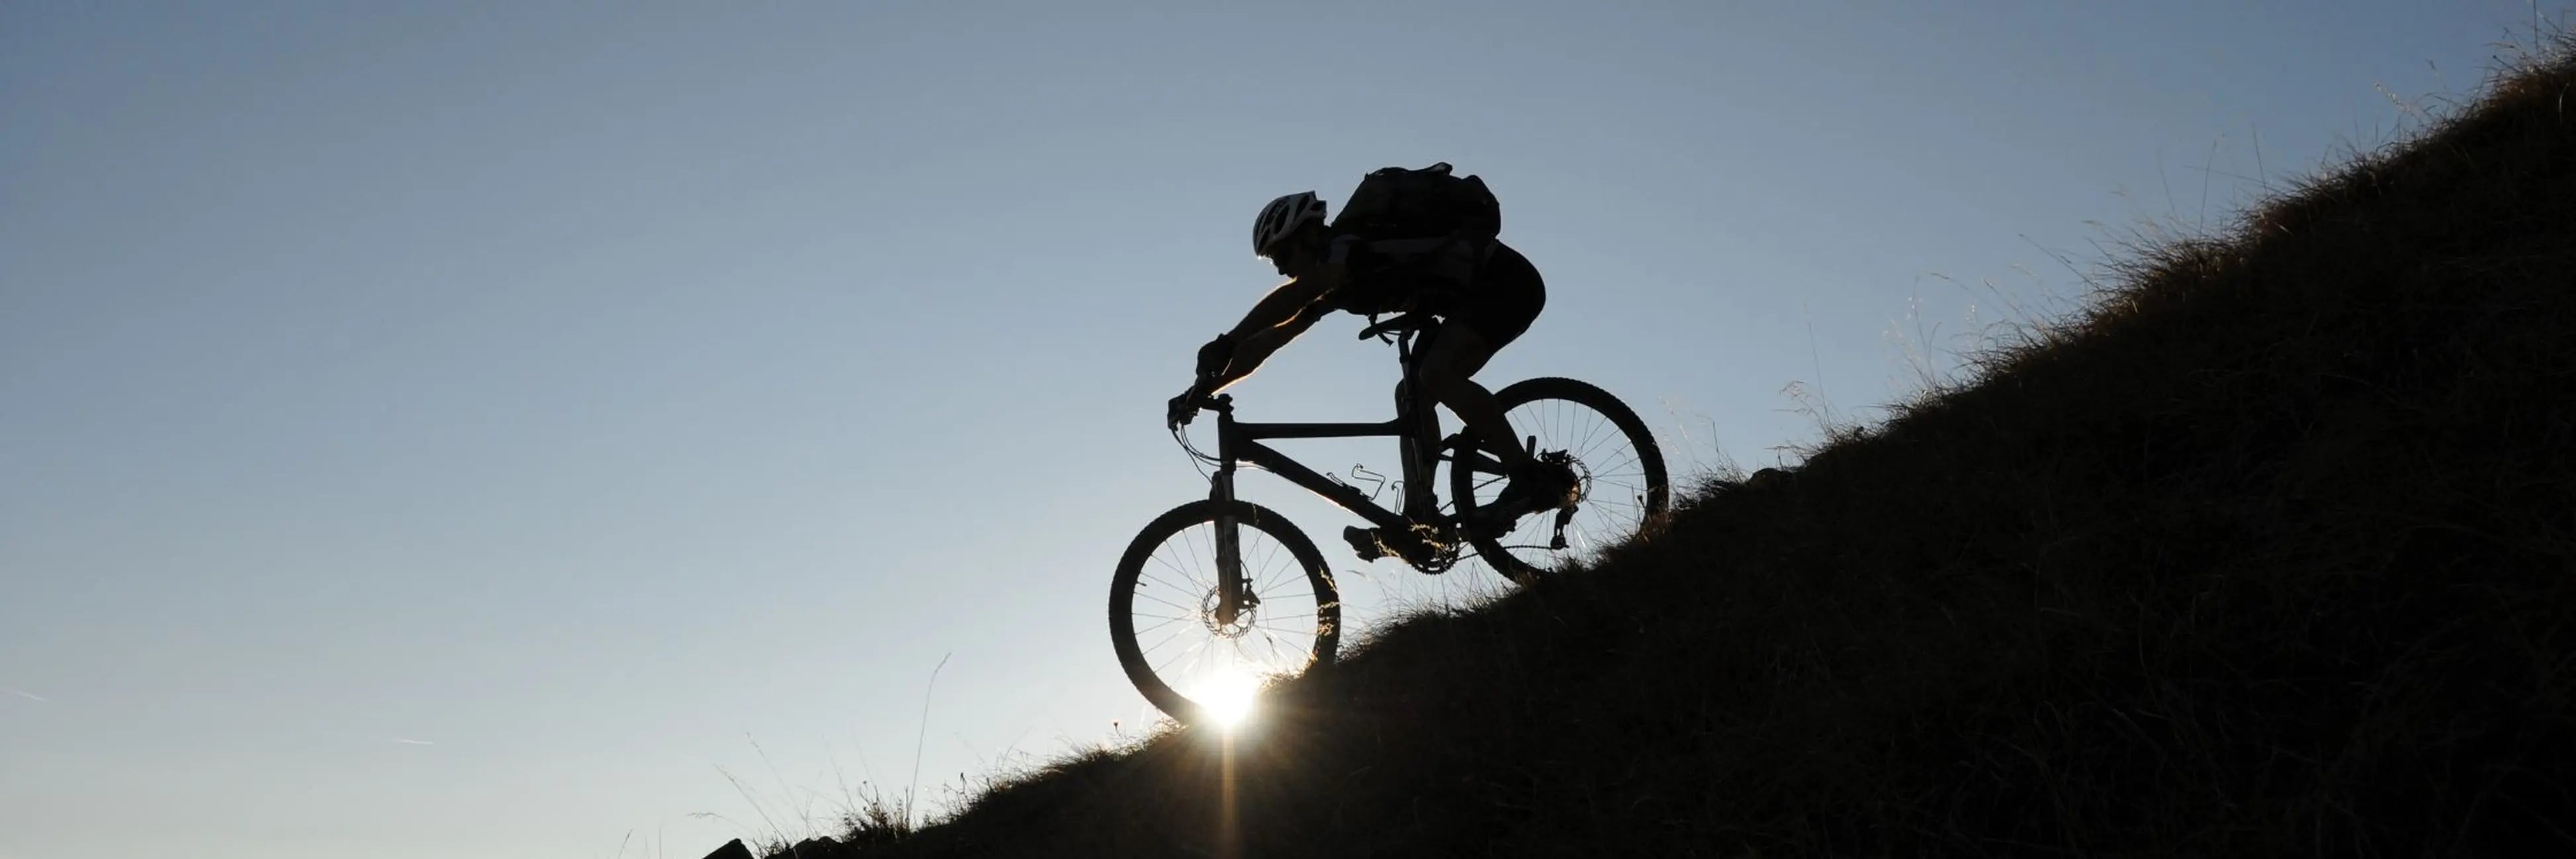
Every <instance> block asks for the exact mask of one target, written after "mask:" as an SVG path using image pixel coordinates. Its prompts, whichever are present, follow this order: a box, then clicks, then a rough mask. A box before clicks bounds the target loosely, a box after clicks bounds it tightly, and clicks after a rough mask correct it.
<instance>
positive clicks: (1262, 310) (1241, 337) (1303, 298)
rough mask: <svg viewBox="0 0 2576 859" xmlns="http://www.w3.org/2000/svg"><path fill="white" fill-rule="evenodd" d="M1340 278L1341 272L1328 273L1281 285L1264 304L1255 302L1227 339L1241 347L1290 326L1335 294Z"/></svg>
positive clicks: (1272, 291) (1265, 298) (1228, 334)
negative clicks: (1254, 339) (1280, 327)
mask: <svg viewBox="0 0 2576 859" xmlns="http://www.w3.org/2000/svg"><path fill="white" fill-rule="evenodd" d="M1338 274H1339V272H1338V271H1331V270H1327V271H1326V272H1324V273H1323V275H1322V276H1318V277H1301V278H1298V279H1296V280H1292V281H1289V282H1287V283H1283V284H1280V285H1279V288H1277V289H1273V290H1271V291H1270V294H1269V295H1265V296H1262V297H1261V300H1260V301H1258V302H1255V303H1254V304H1253V305H1252V312H1250V313H1246V314H1244V315H1243V321H1242V322H1238V323H1235V326H1234V330H1232V331H1228V332H1226V333H1225V335H1226V336H1228V337H1232V338H1234V340H1235V342H1238V343H1242V342H1248V341H1250V340H1251V339H1252V337H1253V336H1254V335H1256V334H1260V333H1262V332H1263V331H1266V330H1268V329H1272V328H1277V327H1279V326H1281V325H1285V324H1287V323H1288V322H1289V321H1291V320H1294V319H1296V318H1297V316H1298V314H1299V313H1301V312H1302V311H1304V310H1305V309H1306V308H1309V307H1312V306H1314V304H1315V302H1316V301H1317V300H1319V299H1321V298H1323V297H1324V295H1325V294H1326V293H1329V292H1331V291H1332V288H1333V286H1334V285H1335V284H1336V283H1338V282H1339V280H1340V278H1339V277H1338V276H1337V275H1338ZM1237 354H1241V353H1237Z"/></svg>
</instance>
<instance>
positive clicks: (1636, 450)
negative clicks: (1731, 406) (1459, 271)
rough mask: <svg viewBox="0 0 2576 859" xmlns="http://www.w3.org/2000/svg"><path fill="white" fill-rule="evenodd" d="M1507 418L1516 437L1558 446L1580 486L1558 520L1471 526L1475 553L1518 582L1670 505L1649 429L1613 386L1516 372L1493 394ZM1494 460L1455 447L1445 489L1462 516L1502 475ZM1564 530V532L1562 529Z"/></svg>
mask: <svg viewBox="0 0 2576 859" xmlns="http://www.w3.org/2000/svg"><path fill="white" fill-rule="evenodd" d="M1494 398H1495V399H1496V400H1499V401H1500V402H1501V404H1502V407H1503V414H1504V417H1505V418H1506V419H1508V420H1510V421H1511V423H1512V432H1513V435H1514V436H1515V438H1513V439H1511V440H1509V441H1507V442H1504V443H1506V444H1511V445H1514V446H1522V445H1529V444H1530V443H1531V442H1532V441H1535V445H1534V447H1535V451H1536V452H1537V453H1539V454H1542V455H1544V454H1550V453H1562V454H1563V455H1565V457H1566V458H1567V459H1568V460H1569V462H1568V464H1569V465H1571V466H1573V467H1574V473H1575V477H1576V479H1577V481H1578V485H1579V486H1580V487H1581V489H1582V500H1581V501H1579V502H1577V503H1576V504H1575V508H1574V512H1573V514H1572V516H1571V517H1569V518H1567V519H1566V520H1565V523H1564V526H1563V527H1562V529H1560V528H1559V526H1558V516H1557V513H1556V511H1540V512H1537V513H1532V514H1529V515H1525V516H1522V517H1520V518H1519V519H1518V520H1516V521H1514V522H1512V523H1510V525H1509V527H1508V528H1507V529H1496V530H1489V531H1480V530H1478V529H1475V528H1469V529H1467V542H1468V543H1469V544H1470V545H1473V546H1475V547H1476V554H1477V556H1478V557H1481V558H1483V559H1485V563H1486V564H1487V565H1490V566H1492V567H1493V568H1494V572H1497V573H1501V574H1502V576H1503V577H1504V578H1507V579H1510V580H1512V581H1514V582H1527V581H1529V579H1530V578H1531V577H1532V576H1535V575H1537V574H1539V573H1541V572H1545V571H1547V570H1551V569H1556V568H1560V567H1564V566H1566V565H1568V564H1574V565H1581V564H1589V563H1591V562H1593V561H1595V560H1598V559H1599V558H1600V555H1601V553H1602V552H1603V551H1604V550H1606V549H1608V548H1609V547H1610V546H1613V545H1616V544H1618V543H1620V542H1624V541H1626V540H1627V539H1628V538H1630V537H1634V536H1636V535H1637V533H1638V532H1639V531H1642V530H1644V529H1645V528H1646V526H1647V525H1648V524H1649V523H1652V522H1655V521H1657V520H1660V519H1662V518H1663V517H1664V515H1665V514H1667V513H1669V512H1671V505H1672V487H1671V486H1670V484H1669V482H1668V479H1667V478H1666V476H1665V474H1664V454H1663V450H1662V449H1661V448H1658V447H1656V446H1655V436H1654V433H1653V432H1651V431H1649V430H1647V429H1646V422H1645V421H1643V420H1639V419H1638V418H1637V413H1636V412H1634V411H1632V410H1630V409H1629V408H1628V406H1627V404H1625V403H1621V402H1619V398H1617V397H1613V396H1611V395H1610V392H1608V391H1604V390H1601V389H1600V388H1597V387H1593V386H1592V385H1590V384H1586V383H1584V382H1579V381H1575V380H1573V379H1558V378H1539V379H1527V380H1523V381H1520V382H1514V383H1512V384H1511V386H1509V387H1506V388H1504V389H1502V390H1501V391H1499V392H1496V393H1495V394H1494ZM1506 482H1507V481H1506V479H1505V476H1504V474H1503V473H1502V470H1501V468H1500V467H1499V464H1498V463H1496V462H1495V461H1494V460H1493V459H1492V457H1490V456H1487V455H1485V454H1483V453H1481V452H1468V451H1463V450H1462V451H1459V455H1458V457H1457V458H1456V459H1455V460H1454V461H1453V462H1452V463H1451V466H1450V469H1449V497H1450V501H1451V503H1452V504H1453V505H1455V509H1456V510H1457V511H1458V512H1459V514H1460V515H1461V517H1462V518H1467V517H1472V516H1473V515H1474V511H1476V510H1477V509H1478V508H1481V507H1483V506H1484V505H1486V504H1491V503H1493V501H1494V500H1495V498H1496V497H1497V496H1499V495H1501V494H1502V491H1503V486H1504V484H1505V483H1506ZM1560 538H1561V539H1560Z"/></svg>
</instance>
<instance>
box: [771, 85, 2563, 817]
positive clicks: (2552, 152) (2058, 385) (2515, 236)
mask: <svg viewBox="0 0 2576 859" xmlns="http://www.w3.org/2000/svg"><path fill="white" fill-rule="evenodd" d="M2571 95H2576V52H2571V49H2570V44H2569V41H2568V39H2567V38H2566V37H2565V36H2564V35H2561V36H2559V37H2558V39H2557V43H2556V45H2555V47H2554V50H2553V51H2551V52H2550V54H2549V56H2548V58H2547V59H2544V60H2539V61H2533V62H2529V63H2526V64H2525V65H2524V66H2523V67H2522V68H2518V69H2515V70H2513V71H2512V72H2510V73H2507V74H2501V75H2499V76H2497V77H2496V78H2495V79H2494V80H2492V81H2490V82H2489V85H2488V87H2487V92H2486V93H2485V94H2484V95H2483V96H2482V97H2481V98H2480V100H2478V101H2477V102H2476V103H2474V104H2472V105H2469V106H2467V107H2465V108H2463V109H2461V110H2460V111H2458V112H2457V113H2456V114H2455V115H2453V116H2451V117H2449V118H2447V119H2444V120H2442V121H2440V122H2438V123H2436V124H2435V125H2433V126H2432V127H2430V128H2428V129H2427V130H2426V131H2424V132H2423V133H2421V134H2419V135H2417V136H2415V138H2414V139H2413V140H2411V141H2410V142H2407V143H2405V144H2403V145H2400V146H2396V147H2391V148H2388V149H2386V150H2383V151H2380V152H2377V153H2371V154H2367V155H2364V156H2362V157H2360V158H2359V159H2358V160H2356V161H2355V162H2354V163H2352V164H2351V165H2349V166H2347V167H2345V168H2342V169H2340V170H2338V171H2335V172H2333V173H2331V174H2329V175H2325V176H2323V177H2321V178H2318V179H2315V180H2312V181H2309V182H2307V183H2306V184H2305V185H2303V186H2301V187H2299V188H2297V189H2295V190H2294V191H2292V192H2290V193H2287V194H2284V195H2281V196H2279V197H2278V198H2276V199H2274V200H2272V201H2271V202H2269V203H2267V204H2265V205H2263V206H2261V207H2259V208H2258V209H2256V210H2254V211H2253V212H2251V213H2250V215H2249V216H2248V217H2247V218H2246V219H2245V220H2244V222H2243V223H2242V225H2241V228H2240V229H2238V230H2237V231H2235V232H2234V233H2233V234H2232V235H2229V236H2225V237H2222V238H2216V239H2201V240H2181V241H2171V242H2166V243H2163V244H2161V245H2158V246H2156V247H2153V248H2148V249H2144V250H2141V251H2140V252H2139V255H2138V256H2137V257H2136V259H2135V260H2134V261H2133V262H2131V263H2130V264H2129V267H2128V268H2127V269H2126V271H2125V275H2126V278H2125V281H2124V282H2123V283H2121V284H2120V285H2118V286H2116V287H2115V288H2112V289H2110V290H2108V291H2106V292H2105V293H2104V294H2102V295H2099V296H2097V297H2096V299H2095V301H2094V302H2093V306H2092V308H2091V309H2090V310H2089V311H2088V312H2087V313H2085V314H2083V315H2082V316H2081V317H2080V318H2078V319H2075V320H2072V321H2069V322H2065V323H2060V324H2055V325H2052V326H2050V327H2047V328H2045V329H2040V330H2035V331H2032V332H2030V336H2029V340H2028V342H2026V343H2023V344H2020V345H2017V346H2014V347H2011V348H2008V349H2005V350H2002V351H1999V352H1997V353H1995V354H1992V355H1989V356H1986V357H1985V358H1984V359H1983V360H1982V363H1981V366H1980V372H1979V373H1978V374H1977V377H1976V378H1975V379H1974V380H1973V383H1971V384H1963V385H1959V386H1954V387H1951V388H1949V389H1945V390H1941V391H1937V392H1934V393H1931V394H1928V395H1926V396H1925V397H1923V398H1921V399H1919V400H1918V401H1916V402H1913V403H1910V404H1906V405H1904V406H1902V407H1901V408H1900V409H1898V410H1897V413H1896V415H1895V417H1893V418H1892V419H1891V420H1889V421H1887V422H1885V423H1884V424H1882V425H1879V426H1876V427H1872V428H1868V429H1866V430H1860V431H1853V432H1849V433H1846V434H1845V435H1844V437H1842V438H1839V439H1837V440H1835V441H1834V442H1833V443H1831V444H1830V445H1828V446H1826V447H1824V448H1823V449H1821V450H1820V451H1818V452H1817V453H1816V454H1815V455H1814V456H1812V457H1811V458H1809V459H1808V461H1807V462H1806V463H1805V464H1803V465H1802V466H1801V467H1799V468H1797V469H1796V470H1795V471H1794V473H1792V474H1790V475H1788V476H1787V477H1786V478H1785V479H1782V480H1777V481H1766V482H1763V483H1761V484H1759V485H1754V486H1748V485H1745V484H1742V483H1734V482H1716V483H1712V484H1710V485H1708V486H1705V487H1703V488H1702V489H1701V490H1700V491H1698V492H1696V493H1693V495H1692V497H1690V498H1689V499H1687V500H1686V501H1685V502H1684V503H1683V504H1681V505H1680V507H1681V509H1679V510H1677V511H1676V513H1675V515H1674V516H1673V517H1672V519H1671V520H1670V523H1669V526H1668V527H1666V528H1664V529H1661V530H1660V531H1657V532H1655V533H1651V534H1649V535H1646V536H1645V537H1642V538H1641V539H1639V540H1637V541H1635V542H1633V543H1631V544H1629V545H1627V546H1624V547H1620V548H1619V549H1617V550H1616V551H1614V552H1612V553H1611V554H1610V555H1609V556H1608V557H1607V558H1606V559H1605V560H1604V561H1603V562H1602V563H1600V564H1599V565H1597V567H1596V568H1594V569H1591V570H1588V571H1584V572H1582V573H1580V574H1575V575H1568V576H1560V577H1555V578H1551V579H1548V580H1544V581H1541V582H1538V583H1536V584H1533V585H1531V586H1529V587H1526V588H1522V589H1520V590H1519V591H1517V592H1515V593H1513V594H1510V595H1508V596H1507V597H1505V598H1503V599H1500V600H1497V601H1495V602H1494V603H1492V604H1490V605H1486V606H1482V607H1479V608H1477V609H1475V610H1472V611H1463V612H1449V613H1436V614H1432V615H1427V616H1423V617H1418V618H1415V619H1412V620H1410V621H1408V622H1406V623H1403V624H1400V625H1397V626H1395V627H1393V628H1391V629H1388V630H1385V631H1383V632H1382V633H1381V634H1379V635H1378V636H1377V637H1376V638H1375V639H1373V640H1372V641H1370V642H1368V643H1367V644H1366V645H1365V646H1364V647H1362V648H1360V649H1359V650H1358V651H1357V652H1355V653H1350V654H1347V655H1346V657H1345V658H1344V659H1343V660H1342V662H1341V663H1340V664H1339V665H1337V666H1334V667H1333V669H1332V670H1330V671H1327V672H1318V673H1316V674H1314V675H1312V676H1309V677H1307V678H1302V679H1300V680H1299V681H1296V682H1294V683H1291V684H1287V685H1285V686H1284V687H1282V688H1280V689H1277V690H1274V691H1273V692H1272V693H1271V694H1270V695H1269V696H1268V697H1267V698H1266V700H1265V702H1264V704H1263V707H1264V711H1263V712H1264V717H1263V719H1264V724H1263V725H1262V726H1261V727H1260V728H1259V729H1257V730H1256V731H1255V732H1254V733H1253V734H1251V735H1247V736H1245V737H1243V738H1241V739H1239V740H1236V741H1227V740H1225V739H1224V738H1222V737H1221V736H1219V735H1217V734H1215V733H1214V732H1211V731H1202V730H1195V729H1192V730H1182V731H1175V732H1171V733H1168V734H1165V735H1163V736H1160V737H1157V738H1155V739H1153V740H1152V741H1150V742H1146V743H1143V744H1141V745H1139V746H1137V747H1135V748H1132V749H1128V750H1122V751H1116V752H1108V751H1103V752H1096V753H1092V754H1087V755H1082V756H1078V757H1075V758H1073V759H1069V760H1065V761H1060V762H1057V763H1055V764H1052V765H1050V766H1048V767H1046V768H1044V769H1043V770H1040V771H1038V772H1035V773H1032V774H1028V775H1026V776H1023V777H1020V778H1018V779H1015V780H1012V781H1009V782H1007V783H1004V784H1000V785H998V786H996V787H994V788H993V789H991V790H990V791H988V792H987V793H985V794H984V795H982V796H981V797H979V798H977V799H975V800H974V801H973V802H972V803H971V804H970V805H968V806H967V807H965V808H963V809H961V810H959V811H958V812H956V813H954V814H953V815H950V816H949V817H948V818H947V819H946V820H944V821H941V822H939V823H937V824H935V825H931V826H928V827H925V828H923V829H921V830H920V831H918V832H901V831H899V830H900V829H901V827H897V826H890V825H887V821H886V820H885V819H883V818H880V819H878V820H876V821H875V822H874V823H873V824H867V823H861V824H858V825H855V826H854V827H853V831H852V832H851V833H850V834H849V836H848V840H847V841H846V842H845V843H828V842H821V841H817V842H809V843H807V844H805V845H800V847H799V848H798V849H796V850H794V851H792V852H793V853H795V854H796V855H798V856H800V857H801V859H818V857H878V856H1049V857H1081V856H1259V857H1275V856H1335V857H1350V856H1380V855H1385V856H1450V855H1491V856H1540V855H1551V856H1552V855H1627V856H1757V855H1758V856H1771V855H1891V854H1893V855H2091V854H2107V855H2159V856H2161V855H2193V856H2218V855H2260V856H2287V855H2332V856H2381V855H2389V856H2396V855H2403V856H2451V855H2462V856H2475V855H2576V823H2571V821H2576V788H2571V785H2576V623H2571V619H2576V457H2571V454H2570V451H2576V408H2571V406H2570V405H2569V402H2570V400H2571V398H2570V397H2569V396H2568V395H2567V392H2570V391H2576V115H2571V114H2570V113H2569V112H2568V109H2567V107H2568V101H2569V97H2570V96H2571ZM2553 390H2554V391H2557V392H2559V393H2556V394H2550V393H2548V392H2549V391H2553ZM1103 575H1104V577H1105V575H1106V571H1105V570H1104V571H1103ZM1106 651H1107V648H1106V646H1105V643H1104V646H1103V653H1104V656H1103V658H1106ZM778 855H788V853H786V852H782V853H779V854H778Z"/></svg>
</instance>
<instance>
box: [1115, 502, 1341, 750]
mask: <svg viewBox="0 0 2576 859" xmlns="http://www.w3.org/2000/svg"><path fill="white" fill-rule="evenodd" d="M1220 514H1222V515H1224V516H1227V517H1231V518H1232V519H1233V520H1234V524H1235V527H1236V529H1237V531H1236V533H1237V535H1238V536H1237V540H1236V542H1237V546H1238V548H1237V552H1236V554H1237V555H1238V557H1240V558H1241V559H1242V565H1243V566H1242V569H1243V581H1244V588H1245V595H1244V598H1243V601H1242V603H1241V606H1242V607H1241V608H1240V609H1238V610H1237V611H1236V613H1235V616H1234V617H1233V618H1231V619H1223V618H1221V614H1222V612H1221V611H1220V610H1219V601H1220V600H1221V598H1222V595H1221V594H1219V593H1218V589H1217V576H1218V572H1217V569H1218V568H1217V556H1216V546H1217V540H1216V529H1217V520H1218V518H1219V516H1220ZM1341 629H1342V605H1341V598H1340V597H1339V596H1338V595H1336V594H1335V593H1334V591H1333V579H1332V572H1331V571H1330V570H1328V569H1326V568H1325V566H1324V556H1323V553H1321V552H1318V551H1316V550H1315V544H1314V542H1313V541H1311V540H1308V539H1306V535H1305V534H1304V533H1303V532H1300V531H1298V530H1297V528H1296V526H1294V525H1290V524H1288V520H1286V519H1283V518H1280V516H1279V514H1277V513H1274V512H1272V511H1271V510H1270V509H1269V508H1265V507H1262V506H1260V505H1257V504H1251V503H1248V502H1243V501H1227V502H1219V501H1214V500H1204V501H1194V502H1191V503H1188V504H1183V505H1181V506H1179V507H1176V508H1173V509H1172V510H1171V512H1168V513H1165V514H1163V515H1162V516H1160V517H1158V518H1156V519H1155V520H1154V521H1153V522H1152V523H1151V524H1148V525H1146V526H1145V530H1144V531H1143V532H1142V533H1139V534H1137V535H1136V539H1135V541H1134V542H1131V543H1129V544H1128V546H1127V553H1126V555H1125V556H1123V557H1121V558H1119V560H1118V574H1117V576H1116V577H1115V578H1114V579H1113V580H1112V581H1111V583H1110V587H1109V635H1110V638H1111V640H1112V643H1113V644H1114V645H1115V646H1116V647H1117V649H1118V664H1119V666H1120V667H1123V668H1125V669H1126V670H1127V679H1128V680H1129V681H1131V682H1133V683H1135V684H1136V691H1138V692H1142V693H1144V694H1145V699H1146V700H1148V701H1152V702H1153V703H1154V706H1155V707H1157V708H1160V709H1161V710H1162V711H1163V712H1165V713H1168V714H1170V715H1171V716H1172V718H1174V719H1178V720H1180V721H1181V722H1182V723H1184V724H1191V723H1197V722H1200V721H1202V720H1205V719H1207V718H1209V717H1211V716H1214V717H1219V718H1224V717H1229V716H1233V715H1236V714H1239V713H1241V712H1242V711H1243V708H1245V707H1248V706H1249V705H1250V703H1251V698H1252V695H1253V694H1254V693H1255V692H1257V691H1258V690H1259V689H1260V687H1261V685H1262V684H1263V683H1266V682H1268V681H1270V680H1272V679H1277V678H1286V677H1294V676H1297V675H1299V674H1303V673H1305V672H1306V671H1308V670H1310V669H1312V668H1314V667H1317V666H1322V665H1327V664H1330V663H1331V662H1332V661H1333V652H1334V650H1335V649H1336V648H1337V647H1339V645H1340V643H1341Z"/></svg>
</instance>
